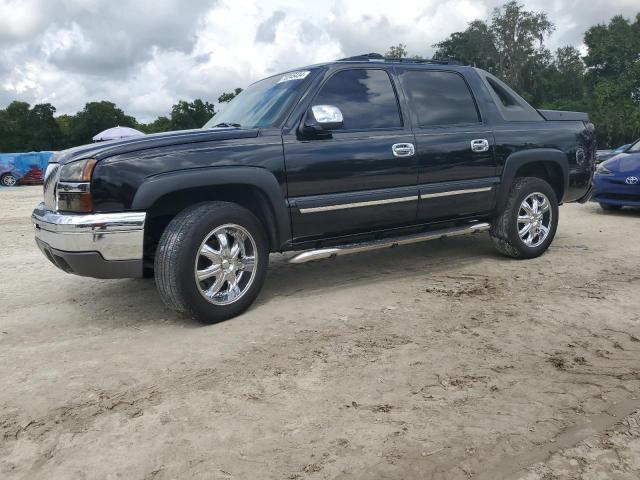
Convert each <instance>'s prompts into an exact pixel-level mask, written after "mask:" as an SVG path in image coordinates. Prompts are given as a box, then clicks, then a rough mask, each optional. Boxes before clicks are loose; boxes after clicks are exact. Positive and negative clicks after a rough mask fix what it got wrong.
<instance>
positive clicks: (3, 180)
mask: <svg viewBox="0 0 640 480" xmlns="http://www.w3.org/2000/svg"><path fill="white" fill-rule="evenodd" d="M17 183H18V179H17V178H16V177H15V176H14V175H13V174H12V173H5V174H4V175H2V177H0V184H1V185H2V186H4V187H13V186H15V185H16V184H17Z"/></svg>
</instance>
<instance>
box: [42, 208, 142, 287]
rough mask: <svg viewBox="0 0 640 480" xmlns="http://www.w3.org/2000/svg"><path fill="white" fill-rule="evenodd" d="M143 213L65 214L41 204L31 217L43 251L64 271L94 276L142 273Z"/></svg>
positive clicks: (113, 276)
mask: <svg viewBox="0 0 640 480" xmlns="http://www.w3.org/2000/svg"><path fill="white" fill-rule="evenodd" d="M145 219H146V213H145V212H122V213H94V214H77V213H76V214H73V213H69V214H65V213H58V212H56V211H53V210H49V209H47V208H46V206H45V205H44V203H40V204H39V205H38V206H37V207H36V208H35V210H34V211H33V214H32V215H31V220H32V222H33V225H34V227H35V236H36V243H37V244H38V247H40V250H42V253H44V255H45V256H46V257H47V258H48V259H49V260H50V261H51V262H52V263H53V264H54V265H56V266H57V267H59V268H61V269H62V270H64V271H65V272H68V273H74V274H76V275H82V276H86V277H95V278H127V277H141V276H142V256H143V244H144V222H145Z"/></svg>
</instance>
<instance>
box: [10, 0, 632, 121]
mask: <svg viewBox="0 0 640 480" xmlns="http://www.w3.org/2000/svg"><path fill="white" fill-rule="evenodd" d="M502 3H503V2H502V1H498V0H477V1H473V0H404V1H403V0H398V1H395V2H388V1H374V0H350V1H348V2H347V1H342V0H327V1H325V2H299V1H298V0H261V1H258V0H244V1H242V2H237V1H232V0H219V1H218V0H190V1H188V2H186V1H181V0H163V1H156V0H121V1H119V2H117V3H115V2H110V1H106V0H0V107H2V106H4V105H6V104H7V103H9V102H10V101H11V100H14V99H21V100H25V101H28V102H30V103H37V102H51V103H53V104H54V105H55V106H56V107H58V112H59V113H73V112H75V111H77V110H80V109H81V108H82V107H83V106H84V103H86V102H87V101H92V100H111V101H114V102H116V103H117V104H118V105H119V106H120V107H121V108H123V109H124V110H125V111H126V112H127V113H129V114H132V115H135V116H136V117H138V118H139V119H140V120H143V121H148V120H152V119H153V118H154V117H156V116H157V115H161V114H163V115H167V114H168V113H169V111H170V108H171V105H172V104H173V103H175V102H176V101H177V100H179V99H185V100H191V99H193V98H196V97H200V98H203V99H205V100H209V101H215V100H216V99H217V97H218V96H219V95H220V93H222V92H223V91H229V90H231V89H232V88H235V87H237V86H241V87H245V86H246V85H247V84H249V83H251V82H253V81H255V80H258V79H260V78H262V77H264V76H266V75H269V74H274V73H277V72H279V71H283V70H288V69H291V68H295V67H298V66H303V65H308V64H312V63H317V62H322V61H328V60H332V59H336V58H340V57H343V56H348V55H355V54H358V53H367V52H372V51H377V52H384V51H385V50H386V49H387V48H388V47H389V46H390V45H393V44H397V43H405V44H406V45H407V46H408V49H409V52H410V54H419V55H423V56H428V55H430V54H431V53H432V50H433V49H432V47H431V46H432V45H433V44H434V43H436V42H438V41H440V40H442V39H443V38H445V37H446V36H448V35H449V34H450V33H452V32H454V31H457V30H461V29H464V28H465V26H466V24H467V23H468V22H469V21H471V20H474V19H476V18H487V17H488V16H490V14H491V11H492V9H493V8H494V7H495V6H499V5H500V4H502ZM525 4H526V6H527V8H528V9H533V10H544V11H547V12H548V13H549V16H550V19H551V20H552V21H553V22H555V23H556V25H557V30H556V33H554V35H553V37H552V38H551V39H550V42H549V46H550V47H552V48H555V47H557V46H561V45H564V44H567V43H570V44H574V45H576V46H580V43H581V41H582V34H583V32H584V30H586V29H587V28H588V27H589V26H590V25H592V24H594V23H598V22H606V21H608V20H609V18H610V17H611V16H613V15H614V14H616V13H622V14H624V15H626V16H632V15H635V13H636V12H637V11H638V10H640V8H638V4H637V0H608V1H607V0H552V1H549V0H527V1H525Z"/></svg>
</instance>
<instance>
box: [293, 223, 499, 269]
mask: <svg viewBox="0 0 640 480" xmlns="http://www.w3.org/2000/svg"><path fill="white" fill-rule="evenodd" d="M490 227H491V225H489V224H488V223H486V222H482V223H473V224H471V225H465V226H463V227H453V228H445V229H443V230H435V231H433V232H425V233H418V234H413V235H408V236H406V237H395V238H385V239H381V240H374V241H371V242H361V243H351V244H346V245H338V246H336V247H328V248H320V249H318V250H307V251H306V252H302V253H299V254H298V255H296V256H295V257H293V258H291V259H290V260H289V263H306V262H311V261H313V260H320V259H321V258H332V257H339V256H340V255H349V254H350V253H360V252H367V251H369V250H378V249H381V248H391V247H397V246H398V245H409V244H411V243H418V242H426V241H428V240H437V239H439V238H445V237H457V236H460V235H469V234H472V233H478V232H484V231H486V230H489V228H490Z"/></svg>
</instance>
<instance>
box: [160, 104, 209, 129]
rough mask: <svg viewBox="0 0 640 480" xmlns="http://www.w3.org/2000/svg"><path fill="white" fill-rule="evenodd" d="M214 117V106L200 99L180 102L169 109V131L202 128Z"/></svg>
mask: <svg viewBox="0 0 640 480" xmlns="http://www.w3.org/2000/svg"><path fill="white" fill-rule="evenodd" d="M214 115H215V108H214V105H213V104H211V103H209V102H203V101H202V100H200V99H196V100H194V101H193V102H186V101H184V100H180V101H179V102H178V103H176V104H175V105H174V106H173V108H172V109H171V120H170V123H171V129H172V130H186V129H190V128H202V126H203V125H204V124H205V123H207V122H208V121H209V120H210V119H211V117H213V116H214Z"/></svg>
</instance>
